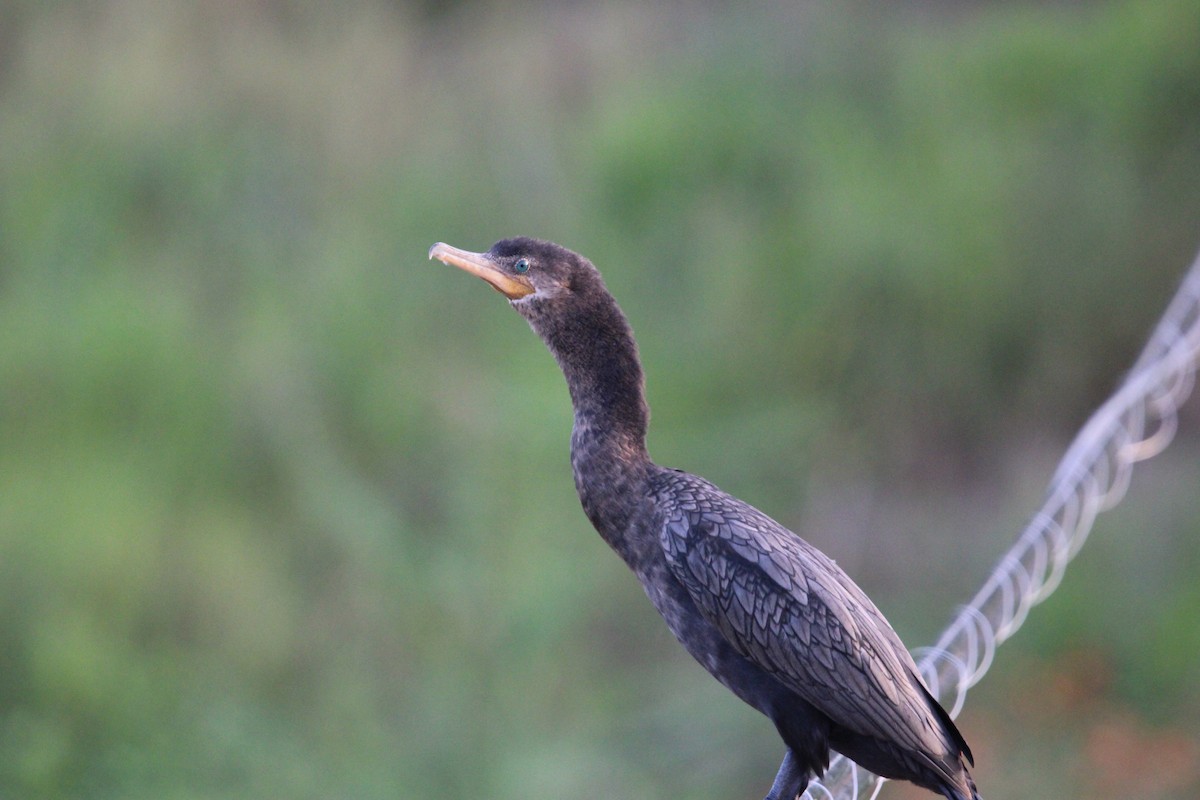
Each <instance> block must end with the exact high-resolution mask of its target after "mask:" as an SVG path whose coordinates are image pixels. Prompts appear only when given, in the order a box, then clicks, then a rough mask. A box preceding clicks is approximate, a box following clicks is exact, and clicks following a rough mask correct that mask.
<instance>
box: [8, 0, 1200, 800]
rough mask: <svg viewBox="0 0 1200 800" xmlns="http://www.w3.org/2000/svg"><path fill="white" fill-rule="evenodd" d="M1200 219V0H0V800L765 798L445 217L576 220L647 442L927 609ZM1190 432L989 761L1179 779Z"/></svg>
mask: <svg viewBox="0 0 1200 800" xmlns="http://www.w3.org/2000/svg"><path fill="white" fill-rule="evenodd" d="M1198 212H1200V5H1198V4H1196V3H1195V2H1191V1H1190V0H1179V1H1178V2H1174V1H1170V0H1138V1H1137V2H1131V1H1127V2H1095V3H1065V2H1064V3H947V2H899V3H888V4H884V3H865V2H845V3H794V4H793V3H727V4H726V3H717V2H708V3H684V2H682V1H681V0H680V1H679V2H667V3H661V4H654V5H647V4H640V3H633V2H608V3H582V2H572V3H562V4H554V3H549V2H537V0H529V1H528V2H517V3H501V2H458V3H452V4H448V5H447V4H441V3H434V2H425V3H415V4H405V3H398V2H397V3H382V2H361V3H345V4H333V3H328V4H326V3H318V2H244V3H239V2H193V3H185V2H176V1H174V0H168V1H166V2H155V1H154V0H123V1H120V2H118V0H104V1H103V2H92V3H66V2H58V3H54V2H51V3H40V2H29V1H26V2H22V1H21V0H6V1H5V2H0V798H41V797H45V798H53V797H63V798H123V799H128V798H155V799H156V800H162V799H166V798H225V797H228V798H242V797H263V798H268V797H279V798H330V797H335V798H414V799H419V798H445V797H459V798H467V797H469V798H479V800H507V799H508V798H521V800H543V799H544V800H560V799H561V798H572V797H597V798H600V797H605V798H622V799H625V798H629V799H630V800H640V799H641V798H660V797H661V798H667V797H670V798H684V799H687V800H690V799H692V798H695V800H706V799H708V798H712V799H713V800H718V799H720V800H727V799H732V798H758V797H761V796H762V795H763V794H764V793H765V791H766V789H767V787H768V786H769V783H770V780H771V778H772V776H773V774H774V768H775V767H776V766H777V763H778V760H779V758H780V756H781V755H782V749H781V746H780V745H779V743H778V741H777V739H776V737H775V734H774V733H773V731H772V729H771V726H770V724H769V723H768V722H767V721H766V720H764V719H762V718H760V717H758V716H757V715H756V714H755V713H754V712H752V711H750V710H749V709H748V708H745V707H743V706H742V705H741V704H740V703H739V702H738V701H737V700H735V699H734V698H732V697H731V696H729V695H728V694H727V693H726V692H725V691H724V690H723V689H722V688H721V687H720V686H718V685H717V684H716V683H715V682H714V681H712V680H711V679H710V678H709V677H708V676H707V675H706V674H705V673H704V671H703V670H702V669H701V668H700V667H698V666H696V665H695V664H693V663H692V662H691V661H690V659H689V658H688V657H687V656H686V655H685V654H684V653H683V652H682V650H681V649H680V648H679V647H678V646H677V645H676V644H675V642H674V641H673V640H672V639H671V637H670V635H669V633H667V631H666V629H665V627H664V626H663V625H662V624H661V623H660V621H659V620H658V619H657V618H656V616H655V614H654V612H653V610H652V609H651V608H650V606H649V603H647V602H646V600H645V598H644V596H643V595H642V593H641V590H640V589H639V588H638V587H637V584H636V582H635V581H634V579H633V578H632V576H630V575H629V574H628V573H627V572H626V571H625V568H624V567H623V565H622V564H621V563H620V562H619V560H618V559H616V558H615V557H614V556H612V555H611V554H610V553H609V552H608V551H607V550H606V548H605V546H604V544H603V543H602V542H601V541H600V539H599V537H597V536H596V535H595V533H594V532H593V531H592V530H591V529H590V527H589V526H588V524H587V521H586V520H585V518H584V516H583V514H582V513H581V512H580V510H579V508H578V504H577V501H576V499H575V496H574V490H573V487H572V483H571V478H570V470H569V464H568V460H567V442H568V437H569V430H570V424H571V414H570V408H569V403H568V398H567V395H566V391H565V388H564V386H563V383H562V378H561V375H560V374H559V373H558V371H557V369H556V368H555V366H554V364H553V361H552V359H551V358H550V356H549V355H548V354H547V353H546V351H545V349H544V348H543V347H542V345H541V344H540V343H539V342H538V341H537V340H536V339H535V337H533V335H532V334H531V333H530V332H529V330H528V329H527V326H526V325H525V324H524V323H523V322H522V321H521V320H520V318H519V317H518V316H517V315H515V314H514V313H512V311H510V310H509V309H508V308H507V307H506V304H505V303H504V302H503V301H502V299H501V298H500V297H498V296H497V295H496V294H495V293H494V292H492V291H490V290H489V289H488V288H487V287H485V286H484V285H483V284H481V283H479V282H478V281H475V280H472V279H469V278H468V277H467V276H464V275H463V274H462V273H460V272H458V271H456V270H452V269H450V268H447V267H444V266H442V265H440V264H436V263H430V262H428V261H427V260H426V255H425V254H426V250H427V249H428V247H429V245H430V244H432V243H433V242H435V241H439V240H442V241H446V242H449V243H451V244H454V245H457V246H460V247H464V248H468V249H476V250H480V249H486V248H487V247H488V246H489V245H490V244H491V242H492V241H494V240H495V239H498V238H501V237H503V236H509V235H515V234H527V235H534V236H539V237H543V238H550V239H554V240H556V241H559V242H561V243H563V244H565V245H567V246H569V247H572V248H573V249H576V250H579V251H581V252H583V253H585V254H587V255H588V256H590V257H591V258H592V259H593V260H594V261H595V262H596V263H597V265H598V266H599V267H600V268H601V269H602V270H603V271H604V273H605V276H606V278H607V281H608V284H609V286H610V288H611V289H612V290H613V292H614V293H615V294H616V295H617V297H618V299H619V300H620V301H621V303H622V305H623V307H624V308H625V310H626V312H627V314H628V316H629V317H630V319H631V321H632V323H633V325H634V328H635V330H636V331H637V334H638V337H639V342H640V345H641V350H642V355H643V358H644V361H645V365H646V371H647V375H648V390H649V399H650V402H651V405H652V406H653V408H654V410H655V415H654V420H653V424H652V430H651V435H650V448H651V452H652V453H653V454H654V455H655V457H656V458H657V459H658V460H659V461H660V462H662V463H664V464H668V465H672V466H678V467H683V468H686V469H689V470H691V471H694V472H697V473H699V474H702V475H705V476H706V477H708V478H710V479H712V480H714V481H715V482H717V483H718V484H720V485H722V486H723V487H724V488H726V489H727V490H729V491H732V492H734V493H735V494H738V495H739V496H741V497H743V498H744V499H746V500H748V501H750V502H752V503H754V504H755V505H758V506H759V507H761V508H763V509H764V510H766V511H768V512H769V513H771V514H772V515H773V516H775V517H777V518H778V519H780V520H781V521H783V522H784V523H785V524H787V525H788V526H789V527H792V528H793V529H795V530H797V532H799V533H801V534H802V535H804V536H805V537H806V538H808V539H809V540H810V541H812V542H813V543H815V544H816V545H818V546H819V547H821V548H822V549H824V550H826V551H827V552H828V553H830V554H831V555H833V556H834V557H835V558H837V559H838V561H839V562H840V563H841V564H842V565H843V566H844V567H846V569H847V570H848V571H849V572H850V573H851V574H852V575H853V576H854V577H855V578H856V580H858V582H859V583H861V584H862V585H863V586H864V587H865V588H866V589H867V590H868V592H870V593H871V594H872V596H873V597H874V598H875V599H876V601H877V602H878V603H879V604H880V606H881V607H882V608H883V609H884V611H885V613H887V614H888V616H889V618H890V619H891V620H892V622H893V623H894V624H895V626H896V627H897V629H898V630H899V632H900V633H901V635H902V636H903V637H904V639H905V641H907V642H908V643H909V644H910V645H913V646H919V645H923V644H928V643H931V642H932V641H933V640H934V638H935V637H936V635H937V633H938V632H939V630H940V629H941V627H942V626H943V625H944V624H945V623H946V622H947V621H948V620H949V619H950V617H951V614H952V613H953V609H954V608H955V606H956V605H957V604H958V603H961V602H963V601H965V600H967V599H968V598H969V597H970V596H971V595H972V594H973V593H974V591H975V589H976V588H977V586H978V585H979V584H980V583H981V582H982V581H983V579H984V577H985V576H986V575H987V573H988V571H989V569H990V568H991V566H992V565H993V564H994V563H995V562H996V560H997V559H998V558H999V556H1000V555H1001V554H1002V553H1003V551H1004V550H1005V549H1006V548H1007V547H1008V546H1009V544H1010V543H1011V542H1012V540H1013V539H1014V538H1015V537H1016V535H1017V532H1018V531H1019V530H1020V529H1021V527H1022V526H1023V524H1024V522H1025V521H1026V519H1027V518H1028V516H1029V515H1030V514H1031V513H1032V511H1033V510H1034V509H1035V508H1036V507H1037V505H1038V504H1039V502H1040V500H1041V496H1042V491H1043V489H1044V486H1045V484H1046V481H1047V480H1048V479H1049V477H1050V475H1051V473H1052V471H1053V467H1054V464H1055V462H1056V460H1057V458H1058V456H1059V455H1060V454H1061V452H1062V450H1063V449H1064V448H1065V446H1066V445H1067V443H1068V442H1069V441H1070V439H1071V437H1072V436H1073V434H1074V432H1075V430H1076V429H1077V428H1078V426H1079V425H1080V424H1081V423H1082V422H1083V420H1084V419H1086V417H1087V415H1088V414H1089V413H1090V411H1091V410H1092V409H1094V408H1095V407H1096V406H1097V405H1098V404H1099V403H1100V402H1102V401H1103V400H1104V398H1105V397H1106V396H1107V395H1108V393H1109V392H1110V391H1111V390H1112V388H1113V387H1114V386H1115V385H1116V384H1117V382H1118V381H1119V380H1120V378H1121V376H1122V374H1123V373H1124V371H1125V370H1126V369H1128V367H1129V366H1130V365H1131V364H1132V363H1133V360H1134V358H1135V357H1136V354H1137V352H1138V350H1139V349H1140V347H1141V343H1142V341H1143V340H1144V338H1145V335H1146V334H1147V332H1148V331H1149V329H1150V328H1151V326H1152V325H1153V323H1154V321H1155V320H1156V318H1157V316H1158V315H1159V313H1160V312H1161V310H1162V308H1163V307H1164V306H1165V303H1166V301H1167V299H1168V298H1169V296H1170V295H1171V293H1172V291H1173V290H1174V288H1175V286H1176V285H1177V282H1178V280H1179V277H1180V276H1181V274H1182V272H1183V270H1184V268H1185V267H1186V266H1187V264H1188V263H1190V260H1191V258H1192V256H1193V254H1194V252H1195V251H1196V249H1197V247H1200V227H1198V226H1197V224H1196V221H1197V218H1198ZM1198 433H1200V414H1197V411H1196V406H1195V404H1194V403H1193V404H1192V405H1190V406H1189V407H1188V408H1187V409H1185V412H1184V415H1183V420H1182V423H1181V434H1180V439H1179V440H1178V441H1177V442H1176V443H1175V444H1174V445H1173V446H1172V448H1171V449H1170V450H1169V451H1168V452H1167V453H1166V454H1165V455H1164V456H1162V457H1160V458H1158V459H1156V460H1155V461H1153V462H1150V463H1149V464H1147V465H1146V466H1145V467H1143V468H1140V469H1139V470H1138V472H1137V473H1136V475H1135V479H1134V483H1133V486H1132V489H1131V492H1130V496H1129V498H1128V499H1127V501H1126V502H1125V503H1124V504H1123V505H1121V506H1120V507H1119V508H1118V509H1117V510H1115V511H1114V512H1112V513H1110V514H1107V515H1105V516H1103V517H1102V518H1101V519H1100V520H1099V523H1098V525H1097V528H1096V530H1095V531H1094V533H1093V535H1092V538H1091V540H1090V542H1089V544H1088V546H1087V547H1086V548H1085V549H1084V550H1083V551H1082V552H1081V554H1080V555H1079V557H1078V558H1077V560H1076V561H1075V562H1074V564H1073V566H1072V568H1071V569H1070V570H1069V571H1068V573H1067V576H1066V580H1065V582H1064V583H1063V585H1062V587H1061V589H1060V590H1059V592H1058V593H1057V594H1055V595H1054V596H1053V597H1052V598H1051V599H1050V600H1049V601H1048V602H1046V603H1045V604H1044V605H1043V606H1041V607H1038V608H1037V609H1036V610H1035V611H1034V612H1033V614H1032V615H1031V617H1030V620H1029V622H1028V623H1027V625H1026V626H1025V628H1023V629H1022V630H1021V632H1020V633H1019V634H1018V635H1017V636H1016V637H1015V638H1014V639H1013V640H1011V642H1009V643H1008V644H1006V645H1005V646H1004V647H1003V648H1002V649H1001V650H1000V652H999V655H998V658H997V660H996V662H995V665H994V667H993V669H992V672H991V673H990V674H989V675H988V677H987V678H986V679H985V681H984V682H983V683H982V684H981V685H980V686H979V687H977V688H976V689H975V690H973V691H972V693H971V695H970V697H969V700H968V705H967V708H966V710H965V711H964V713H963V715H962V717H961V718H960V722H961V725H962V728H963V731H964V733H965V735H966V737H967V739H968V741H970V742H971V744H972V746H973V748H974V750H975V752H976V755H977V758H978V768H977V770H976V777H977V779H978V783H979V786H980V789H981V792H982V793H983V795H984V796H985V797H987V798H989V800H1005V798H1024V797H1060V798H1117V797H1122V798H1123V797H1127V796H1137V797H1141V798H1179V799H1180V800H1183V799H1184V798H1194V797H1196V796H1197V794H1198V793H1200V680H1197V678H1200V658H1198V655H1200V580H1197V572H1198V571H1200V536H1198V535H1197V534H1198V533H1200V493H1197V491H1196V486H1197V481H1200V458H1198V456H1200V437H1198ZM883 796H885V797H908V798H916V797H923V796H928V795H925V794H923V793H920V792H917V791H915V790H912V789H910V788H907V787H900V786H895V785H890V786H888V787H887V788H886V789H885V790H884V795H883Z"/></svg>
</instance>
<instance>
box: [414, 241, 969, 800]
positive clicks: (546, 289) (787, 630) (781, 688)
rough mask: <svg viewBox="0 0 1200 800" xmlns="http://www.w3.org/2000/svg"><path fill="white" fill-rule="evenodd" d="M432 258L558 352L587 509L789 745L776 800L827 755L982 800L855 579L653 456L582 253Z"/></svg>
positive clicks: (546, 246) (929, 699)
mask: <svg viewBox="0 0 1200 800" xmlns="http://www.w3.org/2000/svg"><path fill="white" fill-rule="evenodd" d="M429 257H430V258H436V259H438V260H440V261H442V262H444V263H446V264H450V265H452V266H455V267H459V268H461V269H463V270H465V271H467V272H469V273H471V274H473V275H476V276H478V277H480V278H482V279H484V280H485V281H487V282H488V283H489V284H491V285H492V287H493V288H495V289H496V290H498V291H499V292H501V293H502V294H504V295H505V296H506V297H507V298H508V299H509V302H510V303H511V305H512V307H513V308H515V309H516V310H517V311H518V312H519V313H520V314H521V316H523V317H525V319H526V320H528V322H529V324H530V326H531V327H532V328H533V330H534V331H535V332H536V333H537V334H538V335H539V336H540V337H541V338H542V340H543V341H544V342H545V343H546V345H547V346H548V347H549V348H550V352H551V353H553V354H554V358H555V360H556V361H557V362H558V365H559V367H560V368H561V369H562V371H563V375H564V376H565V377H566V380H567V386H568V388H569V389H570V395H571V402H572V405H573V406H574V410H575V424H574V430H573V432H572V435H571V464H572V467H573V471H574V475H575V487H576V489H577V490H578V492H579V499H580V501H581V503H582V505H583V510H584V512H585V513H586V514H587V516H588V519H590V520H591V522H592V524H593V525H594V526H595V527H596V530H597V531H599V533H600V535H601V536H602V537H604V540H605V541H606V542H607V543H608V544H609V545H610V546H611V547H612V549H613V550H615V551H616V552H617V554H618V555H620V556H621V558H622V559H624V561H625V563H626V564H628V565H629V567H630V569H632V570H633V572H634V574H636V575H637V577H638V579H639V580H640V581H641V582H642V586H643V587H644V588H645V590H646V594H647V595H649V597H650V601H651V602H652V603H653V604H654V607H655V608H656V609H658V612H659V613H660V614H661V615H662V616H663V619H665V620H666V622H667V626H668V627H669V628H670V629H671V632H672V633H674V634H675V637H676V638H677V639H678V640H679V641H680V642H681V643H682V644H683V646H684V648H685V649H686V650H687V651H688V652H689V653H691V655H692V657H693V658H695V659H696V660H697V661H699V662H700V663H701V664H703V665H704V667H705V668H706V669H708V671H709V672H710V673H712V675H713V677H715V678H716V679H717V680H719V681H720V682H721V683H722V684H724V685H725V686H726V688H728V689H729V690H730V691H732V692H733V693H734V694H735V695H737V696H738V697H740V698H741V699H742V700H744V701H745V702H746V703H749V704H750V705H751V706H753V707H754V708H756V709H758V710H759V711H761V712H762V713H763V714H765V715H767V717H769V718H770V719H771V721H772V722H774V723H775V727H776V729H777V730H778V732H779V735H780V737H782V739H783V742H784V744H785V745H786V746H787V751H786V753H785V755H784V759H783V763H782V764H781V765H780V767H779V772H778V774H777V775H776V777H775V781H774V783H773V784H772V786H771V790H770V792H769V794H767V797H766V800H795V798H796V797H797V796H798V795H799V794H800V793H801V792H803V791H804V789H805V787H806V786H807V785H808V782H809V780H810V779H811V778H812V777H813V776H819V775H821V774H822V773H823V772H824V770H825V769H826V768H827V767H828V766H829V751H830V749H831V748H832V749H833V750H837V751H838V752H840V753H843V754H844V755H846V756H849V757H850V758H851V759H853V760H854V761H855V762H857V763H858V764H860V765H862V766H863V767H865V768H867V769H869V770H871V771H872V772H874V773H876V774H878V775H883V776H885V777H888V778H896V779H901V780H907V781H911V782H913V783H915V784H917V785H918V786H922V787H925V788H926V789H929V790H931V791H933V792H937V793H939V794H941V795H943V796H945V797H946V798H949V800H979V795H978V794H977V792H976V790H975V784H974V782H973V781H972V779H971V775H970V773H969V772H968V770H967V764H968V763H970V764H972V765H973V764H974V760H973V758H972V756H971V750H970V748H968V747H967V743H966V742H965V741H964V740H963V737H962V735H961V734H960V733H959V732H958V729H957V728H956V727H955V725H954V722H953V721H952V720H951V719H950V715H949V714H947V713H946V711H945V710H944V709H943V708H942V707H941V706H940V705H939V704H938V702H937V700H935V699H934V697H933V696H932V695H931V694H930V693H929V690H928V689H927V688H926V686H925V684H924V682H923V681H922V680H921V678H920V676H919V675H918V673H917V667H916V664H915V663H914V662H913V660H912V657H911V656H910V655H909V653H908V650H907V649H905V647H904V645H903V644H902V643H901V641H900V638H899V637H898V636H897V635H896V632H895V631H893V630H892V628H891V626H890V625H888V623H887V620H885V619H884V618H883V614H881V613H880V612H879V610H878V609H876V608H875V605H874V604H873V603H872V602H871V601H870V600H869V599H868V598H867V596H866V594H865V593H864V592H863V591H862V589H860V588H859V587H858V586H857V585H855V583H854V582H853V581H852V580H851V579H850V578H849V576H847V575H846V573H845V572H843V571H842V569H841V568H840V567H838V566H837V564H835V563H834V562H833V560H832V559H830V558H829V557H827V556H826V555H824V554H823V553H821V552H820V551H819V550H817V549H816V548H814V547H812V546H811V545H809V544H808V543H807V542H805V541H804V540H802V539H801V538H800V537H798V536H796V535H795V534H794V533H792V532H791V531H789V530H787V529H786V528H784V527H783V526H782V525H780V524H779V523H778V522H776V521H775V520H773V519H771V518H770V517H768V516H767V515H766V514H763V513H762V512H761V511H759V510H757V509H755V508H753V507H751V506H750V505H749V504H747V503H744V502H742V501H741V500H738V499H737V498H736V497H732V496H730V495H728V494H726V493H725V492H723V491H721V490H720V489H718V488H717V487H716V486H714V485H712V484H711V483H709V482H708V481H706V480H704V479H703V478H700V477H697V476H695V475H690V474H688V473H686V472H681V471H679V470H674V469H668V468H665V467H661V466H659V465H657V464H655V463H654V462H653V461H651V460H650V456H649V455H648V453H647V452H646V426H647V423H648V421H649V415H650V411H649V408H648V406H647V405H646V401H645V395H644V379H643V375H642V367H641V363H640V361H639V359H638V351H637V345H636V343H635V342H634V339H633V332H632V330H631V329H630V326H629V323H628V322H627V321H626V319H625V315H624V314H623V313H622V312H621V309H620V308H618V306H617V303H616V300H614V299H613V297H612V295H611V294H610V293H609V292H608V289H607V288H606V287H605V285H604V281H603V280H602V279H601V277H600V273H599V271H598V270H597V269H596V268H595V267H594V266H592V264H591V262H590V261H588V260H587V259H586V258H584V257H583V256H581V255H578V254H577V253H573V252H571V251H570V250H567V249H566V248H564V247H561V246H559V245H557V244H553V243H551V242H546V241H541V240H538V239H531V238H525V237H521V238H514V239H504V240H502V241H499V242H497V243H496V244H494V245H493V246H492V247H491V249H490V250H488V251H487V252H486V253H471V252H467V251H465V250H459V249H458V248H455V247H451V246H449V245H446V244H442V243H438V244H435V245H434V246H433V247H432V248H430V250H429Z"/></svg>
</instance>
